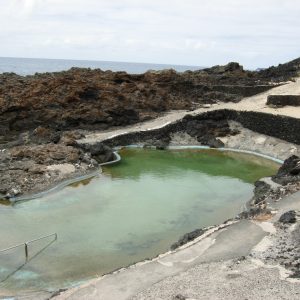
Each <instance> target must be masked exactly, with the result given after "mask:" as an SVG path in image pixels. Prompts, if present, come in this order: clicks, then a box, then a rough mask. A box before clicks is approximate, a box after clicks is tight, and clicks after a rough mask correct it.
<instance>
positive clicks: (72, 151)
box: [0, 134, 114, 199]
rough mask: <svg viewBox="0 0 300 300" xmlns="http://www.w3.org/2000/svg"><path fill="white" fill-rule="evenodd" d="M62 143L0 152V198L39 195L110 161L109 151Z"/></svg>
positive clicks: (102, 147)
mask: <svg viewBox="0 0 300 300" xmlns="http://www.w3.org/2000/svg"><path fill="white" fill-rule="evenodd" d="M67 136H68V138H67V137H66V136H65V137H64V138H63V139H62V141H63V140H65V141H66V142H67V144H66V143H63V142H61V143H58V144H54V143H47V144H25V145H24V144H23V145H19V146H13V147H11V148H9V149H3V150H1V151H0V198H8V199H9V198H14V197H17V196H21V195H28V194H31V193H36V192H40V191H43V190H44V189H47V188H49V187H52V186H53V185H55V184H57V183H60V182H61V181H63V180H65V179H70V178H74V177H76V176H79V175H84V174H87V173H89V172H91V171H93V170H95V169H96V168H97V167H98V163H103V162H107V161H111V160H113V159H114V155H113V153H112V150H111V148H109V147H107V146H104V145H98V151H97V150H96V149H95V147H94V148H92V149H85V150H83V149H81V148H78V147H76V146H74V145H72V146H70V145H68V143H70V139H71V138H70V136H71V134H68V135H67Z"/></svg>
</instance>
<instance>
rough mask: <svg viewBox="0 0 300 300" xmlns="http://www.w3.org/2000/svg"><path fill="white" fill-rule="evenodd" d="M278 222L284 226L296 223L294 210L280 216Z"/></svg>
mask: <svg viewBox="0 0 300 300" xmlns="http://www.w3.org/2000/svg"><path fill="white" fill-rule="evenodd" d="M279 222H280V223H284V224H292V223H296V222H297V219H296V212H295V211H294V210H290V211H287V212H285V213H284V214H282V215H281V216H280V218H279Z"/></svg>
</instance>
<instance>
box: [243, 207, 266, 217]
mask: <svg viewBox="0 0 300 300" xmlns="http://www.w3.org/2000/svg"><path fill="white" fill-rule="evenodd" d="M259 215H271V211H270V210H269V209H265V208H260V207H255V208H251V209H249V210H248V211H243V212H242V213H240V214H239V215H238V218H239V219H253V218H255V217H257V216H259Z"/></svg>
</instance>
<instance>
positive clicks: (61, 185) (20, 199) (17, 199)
mask: <svg viewBox="0 0 300 300" xmlns="http://www.w3.org/2000/svg"><path fill="white" fill-rule="evenodd" d="M124 148H128V149H130V148H133V149H145V145H138V144H132V145H126V146H117V147H114V149H115V150H116V151H114V152H113V153H114V156H115V160H112V161H109V162H105V163H101V164H99V168H97V169H96V170H94V171H92V172H91V173H89V174H86V175H82V176H78V177H75V178H71V179H66V180H63V181H62V182H60V183H58V184H57V185H55V186H54V187H52V188H50V189H47V190H45V191H42V192H39V193H35V194H31V195H27V196H20V197H12V198H9V199H1V198H0V200H4V201H8V202H10V204H12V205H13V204H15V203H17V202H23V201H29V200H34V199H38V198H41V197H43V196H46V195H48V194H51V193H55V192H57V191H59V190H62V189H63V188H65V187H66V186H69V185H71V184H74V183H78V182H80V181H83V180H87V179H92V178H94V177H96V176H97V175H99V174H101V173H102V169H101V167H102V166H107V165H112V164H115V163H118V162H120V161H121V160H122V157H121V156H120V154H119V153H118V150H120V149H124ZM146 148H148V149H156V147H155V146H150V147H146ZM188 149H198V150H215V151H221V152H226V151H228V152H236V153H245V154H251V155H255V156H258V157H262V158H265V159H267V160H271V161H274V162H276V163H278V164H283V160H280V159H278V158H275V157H272V156H269V155H266V154H263V153H259V152H255V151H250V150H242V149H235V148H212V147H209V146H199V145H177V146H176V145H171V146H168V147H166V150H188ZM158 151H161V150H158Z"/></svg>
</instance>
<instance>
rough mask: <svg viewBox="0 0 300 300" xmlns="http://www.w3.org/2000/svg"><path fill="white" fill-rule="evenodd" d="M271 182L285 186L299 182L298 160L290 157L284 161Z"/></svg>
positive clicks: (299, 164) (295, 157)
mask: <svg viewBox="0 0 300 300" xmlns="http://www.w3.org/2000/svg"><path fill="white" fill-rule="evenodd" d="M272 179H273V181H275V182H277V183H279V184H282V185H285V184H287V183H291V182H297V181H299V180H300V158H299V157H298V156H296V155H292V156H291V157H289V158H288V159H286V160H285V161H284V163H283V165H282V166H281V167H280V169H279V170H278V173H277V174H276V175H275V176H273V178H272Z"/></svg>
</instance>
